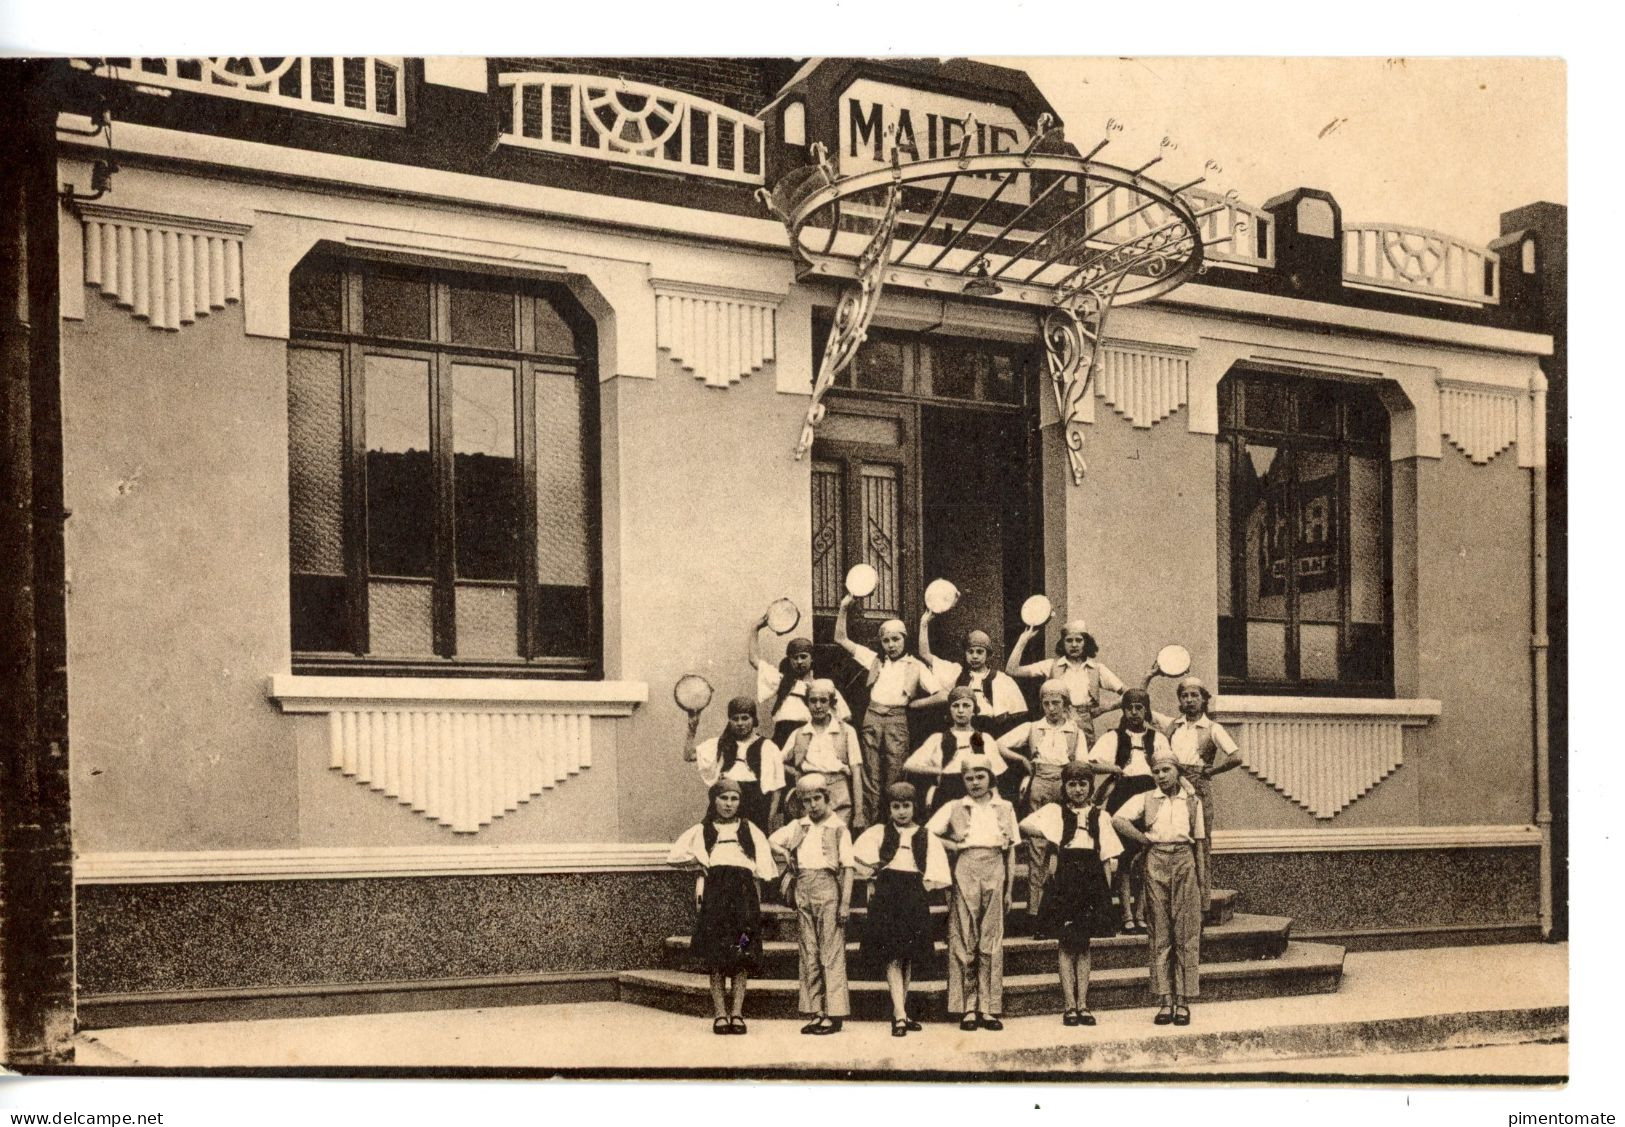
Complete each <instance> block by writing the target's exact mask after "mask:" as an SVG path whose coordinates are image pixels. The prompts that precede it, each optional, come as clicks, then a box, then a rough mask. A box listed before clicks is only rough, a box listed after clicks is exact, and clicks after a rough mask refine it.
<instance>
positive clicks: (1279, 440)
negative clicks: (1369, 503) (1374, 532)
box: [1215, 371, 1394, 698]
mask: <svg viewBox="0 0 1625 1127" xmlns="http://www.w3.org/2000/svg"><path fill="white" fill-rule="evenodd" d="M1266 386H1267V387H1270V388H1272V389H1275V390H1278V391H1280V392H1282V393H1283V394H1284V401H1285V411H1286V416H1287V417H1286V421H1285V426H1284V428H1283V429H1270V428H1269V427H1264V426H1259V425H1257V424H1251V425H1249V424H1248V423H1247V422H1246V419H1245V410H1246V399H1247V391H1248V389H1249V388H1260V387H1266ZM1311 389H1313V390H1318V391H1320V392H1322V393H1323V394H1329V395H1330V397H1331V398H1332V399H1333V401H1334V402H1335V408H1336V419H1337V424H1336V434H1335V435H1333V436H1326V435H1318V434H1312V433H1309V432H1307V431H1305V430H1303V429H1302V427H1301V425H1300V423H1299V403H1300V395H1301V393H1302V392H1304V391H1306V390H1311ZM1365 395H1369V396H1370V397H1371V405H1375V406H1377V407H1381V409H1382V417H1383V418H1384V419H1387V418H1388V411H1387V408H1386V406H1384V405H1383V404H1381V402H1380V399H1378V398H1377V396H1376V391H1375V389H1371V388H1366V387H1363V386H1361V385H1357V384H1352V383H1345V382H1341V381H1336V380H1323V379H1311V378H1308V377H1297V376H1288V375H1282V374H1279V373H1272V372H1265V373H1260V372H1252V371H1237V372H1232V373H1230V374H1229V375H1227V376H1226V377H1225V378H1224V380H1223V381H1221V383H1220V385H1219V434H1218V439H1217V443H1218V454H1219V456H1221V457H1222V456H1225V455H1226V454H1227V455H1228V457H1229V459H1230V462H1229V465H1230V475H1229V483H1230V484H1229V488H1230V489H1231V491H1232V492H1231V496H1230V498H1228V502H1229V505H1228V507H1229V513H1230V527H1229V530H1228V540H1226V539H1225V535H1224V532H1223V531H1222V530H1221V531H1220V533H1219V544H1218V550H1219V551H1221V552H1227V553H1229V560H1230V592H1229V596H1230V614H1229V615H1223V614H1221V615H1220V616H1219V619H1218V628H1219V630H1218V632H1219V690H1220V692H1221V693H1232V694H1246V695H1259V696H1330V697H1375V698H1391V697H1392V696H1393V695H1394V575H1393V554H1394V553H1393V549H1394V530H1393V472H1392V463H1391V461H1390V456H1389V448H1390V441H1391V439H1390V432H1391V423H1390V425H1388V426H1385V427H1384V428H1383V433H1382V435H1381V436H1380V437H1379V436H1375V435H1371V434H1366V435H1356V434H1353V433H1351V431H1352V428H1353V422H1352V417H1351V415H1352V413H1351V411H1350V405H1351V403H1352V401H1353V400H1354V399H1356V398H1357V397H1359V396H1365ZM1249 442H1251V443H1254V444H1261V445H1262V444H1267V445H1270V446H1273V447H1275V448H1276V450H1277V451H1278V454H1277V457H1278V458H1281V459H1283V462H1282V465H1283V466H1284V467H1285V468H1286V471H1287V473H1288V475H1289V476H1288V483H1289V484H1288V488H1289V489H1290V490H1292V491H1293V492H1292V496H1293V497H1294V498H1295V497H1296V489H1297V485H1298V476H1297V464H1298V458H1299V457H1300V455H1302V454H1305V453H1323V454H1324V453H1329V454H1332V455H1334V456H1335V457H1336V459H1337V512H1336V521H1337V532H1338V547H1337V555H1338V583H1337V592H1338V622H1337V631H1338V660H1339V672H1341V671H1342V666H1341V663H1342V661H1343V660H1344V657H1345V655H1346V654H1347V653H1348V652H1349V648H1350V644H1349V638H1350V633H1351V630H1352V628H1353V626H1354V622H1353V610H1352V606H1351V583H1350V575H1351V556H1352V544H1351V543H1350V527H1351V524H1352V512H1353V502H1352V498H1351V497H1350V492H1349V466H1350V459H1351V458H1353V457H1367V458H1372V459H1374V460H1376V461H1377V463H1378V464H1379V465H1380V466H1381V468H1382V469H1381V472H1382V490H1381V493H1382V497H1381V506H1382V511H1381V514H1380V517H1379V524H1380V527H1381V528H1382V545H1381V550H1380V553H1379V557H1380V559H1381V561H1382V595H1383V610H1382V616H1383V621H1382V623H1381V626H1380V629H1381V642H1380V647H1379V648H1380V651H1381V655H1382V662H1381V670H1380V674H1379V676H1378V677H1377V678H1376V679H1374V680H1355V679H1352V678H1347V677H1341V676H1340V677H1339V678H1338V679H1337V680H1335V681H1310V680H1304V679H1303V678H1302V675H1301V674H1302V670H1301V664H1300V658H1301V645H1300V640H1299V631H1300V628H1301V626H1302V623H1301V621H1300V617H1299V599H1298V596H1299V590H1298V576H1297V568H1296V566H1295V563H1296V559H1297V549H1298V544H1297V538H1296V535H1295V534H1294V535H1293V538H1292V541H1291V545H1290V547H1291V551H1292V555H1291V556H1289V558H1288V566H1287V567H1286V592H1285V597H1284V604H1285V613H1284V629H1285V665H1286V672H1287V676H1286V677H1285V678H1283V679H1268V678H1255V677H1249V676H1246V670H1247V623H1248V621H1249V619H1248V616H1247V576H1248V571H1247V564H1248V560H1247V536H1246V520H1247V516H1248V514H1247V512H1246V511H1245V510H1244V508H1243V506H1241V505H1240V504H1238V503H1237V500H1236V495H1235V492H1234V490H1235V483H1236V482H1237V481H1239V480H1240V479H1241V474H1242V472H1243V461H1244V460H1245V459H1246V457H1247V453H1246V447H1247V445H1248V443H1249ZM1215 488H1218V485H1217V483H1215ZM1269 621H1272V622H1273V621H1275V620H1274V619H1270V620H1269ZM1361 625H1373V624H1369V623H1362V624H1361ZM1238 671H1240V672H1239V674H1238Z"/></svg>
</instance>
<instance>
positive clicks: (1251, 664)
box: [1247, 622, 1286, 681]
mask: <svg viewBox="0 0 1625 1127" xmlns="http://www.w3.org/2000/svg"><path fill="white" fill-rule="evenodd" d="M1247 676H1248V677H1249V678H1251V679H1253V680H1255V681H1284V680H1286V624H1285V623H1284V622H1249V623H1247Z"/></svg>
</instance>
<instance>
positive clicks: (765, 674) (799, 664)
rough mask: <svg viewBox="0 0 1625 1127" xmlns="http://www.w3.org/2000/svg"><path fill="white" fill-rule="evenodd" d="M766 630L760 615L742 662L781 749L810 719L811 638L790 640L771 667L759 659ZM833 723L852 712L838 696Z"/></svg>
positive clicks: (753, 627) (763, 619) (849, 715)
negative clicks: (753, 679) (752, 675)
mask: <svg viewBox="0 0 1625 1127" xmlns="http://www.w3.org/2000/svg"><path fill="white" fill-rule="evenodd" d="M766 629H767V615H765V614H764V615H762V617H761V618H759V619H757V620H756V622H755V624H754V625H752V626H751V628H750V641H749V643H748V645H747V646H746V649H745V660H746V661H747V662H749V663H750V667H751V669H752V670H753V671H754V672H755V673H756V700H757V701H758V702H759V703H760V704H761V705H762V706H763V714H764V716H765V717H766V718H767V720H766V722H767V723H769V724H771V725H772V726H773V730H772V732H770V733H769V735H770V736H771V738H772V740H773V742H774V743H776V744H778V745H779V746H780V747H784V746H785V741H786V740H788V739H789V738H790V733H791V732H793V731H795V730H796V729H797V728H799V727H801V726H802V725H803V724H805V723H806V722H807V721H808V720H811V719H812V715H811V714H810V713H809V712H808V711H807V689H808V688H809V687H810V686H811V685H812V683H813V644H812V639H811V638H791V639H790V641H789V642H788V643H786V644H785V647H784V657H783V658H782V659H781V660H780V661H779V663H778V664H777V665H775V664H773V663H772V662H770V661H767V660H765V659H764V658H763V657H762V631H763V630H766ZM835 719H837V720H841V721H848V720H851V719H852V710H851V709H850V708H848V707H847V706H846V701H845V700H843V699H842V697H841V694H840V693H836V694H835ZM763 828H764V829H765V828H766V827H763Z"/></svg>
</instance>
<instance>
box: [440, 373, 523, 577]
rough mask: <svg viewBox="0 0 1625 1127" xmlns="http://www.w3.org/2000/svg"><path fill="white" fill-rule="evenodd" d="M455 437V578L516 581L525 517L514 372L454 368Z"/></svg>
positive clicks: (452, 400) (453, 432) (452, 401)
mask: <svg viewBox="0 0 1625 1127" xmlns="http://www.w3.org/2000/svg"><path fill="white" fill-rule="evenodd" d="M451 434H452V455H453V464H452V475H453V481H454V483H455V487H456V502H455V505H456V508H455V521H456V527H455V532H456V537H457V574H458V576H459V577H461V578H463V579H517V578H518V577H519V529H520V524H521V520H522V517H521V509H520V494H519V470H518V461H517V460H516V459H515V457H514V411H513V372H512V370H511V369H508V368H499V367H495V366H490V365H481V364H453V365H452V368H451Z"/></svg>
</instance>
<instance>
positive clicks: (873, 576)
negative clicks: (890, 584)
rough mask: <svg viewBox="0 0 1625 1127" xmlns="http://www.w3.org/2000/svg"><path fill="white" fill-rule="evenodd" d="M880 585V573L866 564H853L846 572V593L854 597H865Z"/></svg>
mask: <svg viewBox="0 0 1625 1127" xmlns="http://www.w3.org/2000/svg"><path fill="white" fill-rule="evenodd" d="M879 586H880V573H879V572H878V571H876V570H875V569H874V568H872V567H870V566H869V565H868V564H854V565H853V566H852V569H851V570H850V571H848V572H847V573H846V593H847V594H848V595H851V596H852V597H853V598H854V599H866V598H868V597H869V596H870V595H873V594H874V593H875V588H876V587H879Z"/></svg>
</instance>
